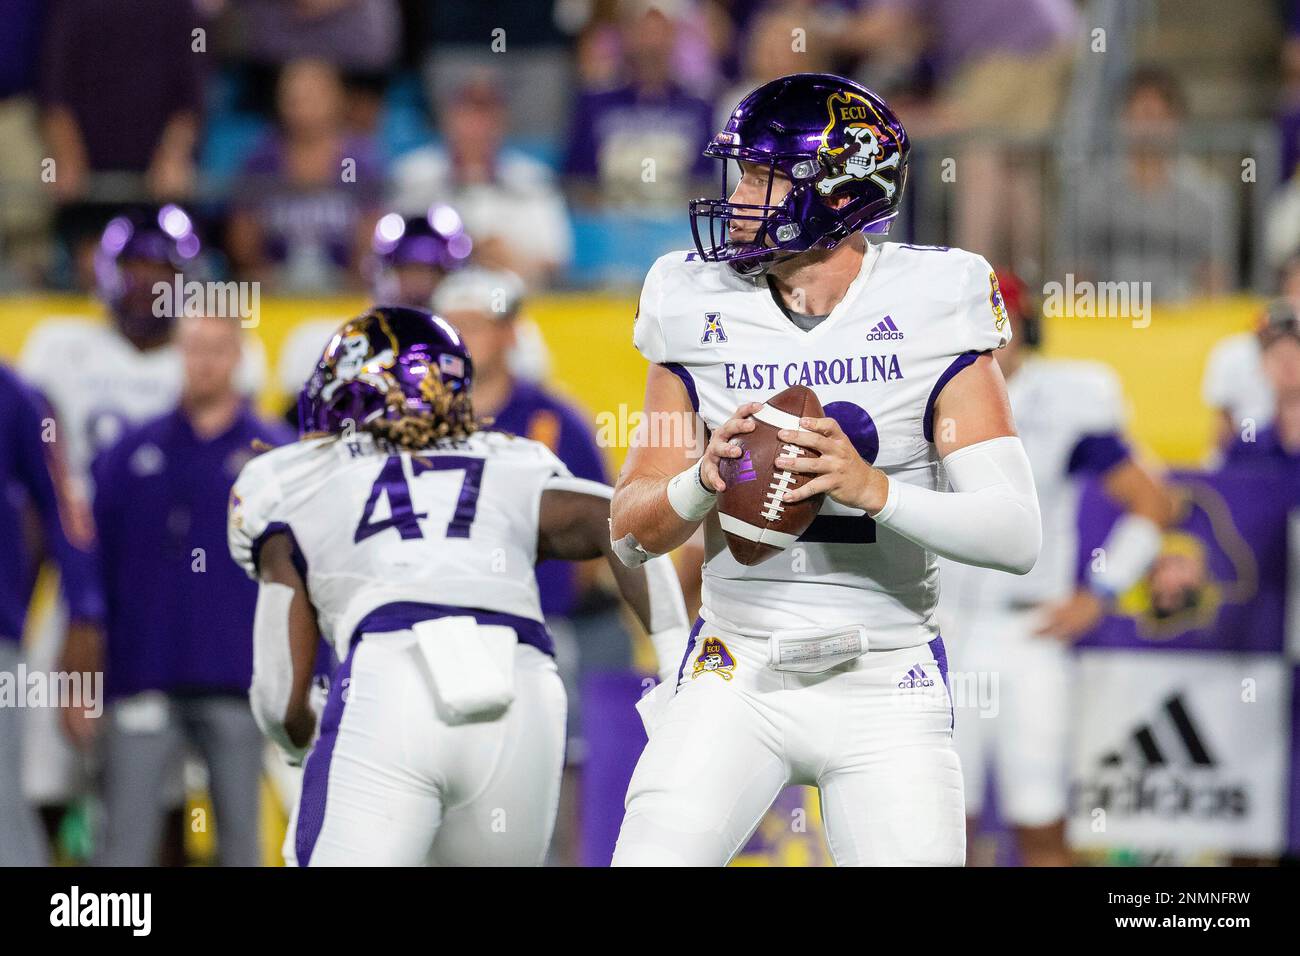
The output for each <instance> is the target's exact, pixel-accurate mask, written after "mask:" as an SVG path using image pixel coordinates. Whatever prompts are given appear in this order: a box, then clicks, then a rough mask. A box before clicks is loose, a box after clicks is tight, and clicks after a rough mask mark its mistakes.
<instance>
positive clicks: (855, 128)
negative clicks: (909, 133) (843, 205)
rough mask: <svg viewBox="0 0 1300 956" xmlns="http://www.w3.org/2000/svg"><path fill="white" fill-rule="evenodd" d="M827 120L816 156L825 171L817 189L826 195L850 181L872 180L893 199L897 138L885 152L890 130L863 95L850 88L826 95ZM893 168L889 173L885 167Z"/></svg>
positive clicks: (897, 163)
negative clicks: (889, 149) (892, 147)
mask: <svg viewBox="0 0 1300 956" xmlns="http://www.w3.org/2000/svg"><path fill="white" fill-rule="evenodd" d="M826 112H827V114H828V117H829V121H828V122H827V123H826V129H824V130H823V131H822V145H821V148H820V149H819V150H818V151H817V158H818V159H819V160H821V164H822V167H823V168H824V169H825V170H826V171H827V175H825V176H823V177H822V178H821V179H820V180H818V182H817V192H818V193H820V194H821V195H823V196H829V195H831V194H832V193H834V192H835V191H836V190H837V189H839V188H840V187H841V186H844V185H846V184H848V183H853V182H872V183H875V184H876V185H877V186H879V187H880V188H881V190H883V191H884V193H885V197H886V198H887V199H892V198H893V196H894V193H895V192H896V191H897V190H898V181H897V180H898V165H899V162H900V161H901V158H900V156H899V153H898V149H897V146H898V144H897V142H893V146H894V149H893V150H892V151H890V152H889V154H888V155H886V154H885V153H886V151H885V144H886V143H887V142H892V141H893V138H894V134H893V132H892V131H891V130H890V129H889V127H888V126H887V125H886V124H885V122H884V120H883V119H882V118H881V116H880V114H879V113H877V112H876V108H875V107H874V106H873V105H872V104H871V102H870V101H869V100H867V98H866V97H864V96H862V95H860V94H858V93H852V92H840V93H832V94H831V95H830V96H828V97H827V98H826ZM889 170H892V171H893V172H892V174H891V175H889V176H886V175H884V173H885V172H886V171H889Z"/></svg>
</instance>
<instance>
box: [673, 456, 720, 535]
mask: <svg viewBox="0 0 1300 956" xmlns="http://www.w3.org/2000/svg"><path fill="white" fill-rule="evenodd" d="M703 462H704V459H703V458H701V459H700V460H699V461H697V462H696V463H695V464H693V465H691V467H689V468H687V469H686V470H685V471H683V472H681V473H679V474H676V475H673V477H672V478H670V479H669V480H668V503H669V504H670V505H672V506H673V511H675V512H677V517H679V518H681V519H682V520H683V521H700V520H702V519H703V518H704V516H705V515H707V514H708V513H709V512H710V511H712V510H713V505H714V503H715V502H716V501H717V500H718V494H717V492H715V491H706V490H705V488H704V482H703V481H702V480H701V477H700V465H701V464H703Z"/></svg>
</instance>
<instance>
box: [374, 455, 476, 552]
mask: <svg viewBox="0 0 1300 956" xmlns="http://www.w3.org/2000/svg"><path fill="white" fill-rule="evenodd" d="M486 463H487V460H486V459H484V458H466V457H463V456H461V455H438V456H437V457H431V458H425V457H420V456H412V458H411V476H412V477H413V478H419V477H420V475H422V474H424V473H425V472H427V471H463V472H464V473H465V477H464V479H463V480H462V481H461V485H460V495H459V497H457V499H456V510H455V511H454V512H453V513H452V516H451V521H449V522H448V523H447V531H446V533H445V536H446V537H448V538H468V537H469V527H470V525H471V524H473V523H474V513H475V511H476V510H477V509H478V494H479V489H480V488H482V486H483V466H484V465H485V464H486ZM380 495H387V496H388V513H389V516H388V517H387V518H383V519H381V520H379V521H372V520H371V518H372V517H373V516H374V513H375V505H376V504H378V503H379V497H380ZM427 517H429V513H428V512H427V511H425V512H416V510H415V506H414V505H413V504H412V503H411V488H410V486H409V485H408V484H407V483H406V471H405V469H404V468H403V466H402V458H401V456H400V455H392V456H390V457H389V458H388V460H387V461H385V462H384V467H383V468H382V469H381V470H380V472H379V477H378V478H376V479H375V483H374V485H372V486H371V488H370V496H369V497H368V498H366V507H365V510H363V511H362V512H361V523H360V524H358V525H357V530H356V534H354V535H353V537H352V540H353V542H354V543H356V544H360V543H361V542H362V541H364V540H366V538H369V537H370V536H371V535H375V534H379V533H380V532H381V531H387V530H388V529H389V528H394V529H396V531H397V533H398V534H399V535H401V536H402V538H404V539H411V538H423V537H424V533H423V532H422V531H421V530H420V520H421V519H422V518H427Z"/></svg>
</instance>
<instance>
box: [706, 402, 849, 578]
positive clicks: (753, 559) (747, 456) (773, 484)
mask: <svg viewBox="0 0 1300 956" xmlns="http://www.w3.org/2000/svg"><path fill="white" fill-rule="evenodd" d="M822 415H823V412H822V403H821V402H820V401H819V400H818V399H817V395H816V394H815V393H814V392H813V390H812V389H810V388H808V387H807V386H806V385H792V386H791V387H790V388H787V389H786V390H785V391H784V392H780V393H779V394H777V395H774V396H772V397H771V398H769V399H768V400H767V402H766V403H765V404H764V405H763V407H762V408H761V409H759V410H758V411H757V412H756V413H755V414H754V420H755V428H754V430H753V431H752V432H749V433H748V434H744V435H739V436H737V437H736V438H734V439H732V442H733V443H734V444H736V445H739V446H740V449H741V454H740V456H739V457H738V458H724V459H723V460H722V461H721V463H720V465H719V473H720V474H721V475H722V480H723V481H724V482H726V485H727V487H726V490H724V491H723V492H722V493H721V494H720V495H719V496H718V522H719V524H720V525H721V527H722V531H723V534H725V535H726V538H727V550H729V551H730V552H731V556H732V557H733V558H735V559H736V560H737V561H739V562H740V563H741V564H744V565H754V564H758V563H760V562H762V561H766V560H767V559H768V558H770V557H772V556H773V555H774V554H779V553H780V552H781V551H784V550H785V549H786V548H788V547H789V546H790V545H792V544H794V542H795V541H796V540H797V539H798V537H799V535H801V534H803V533H804V532H805V531H807V530H808V526H809V525H810V524H812V522H813V519H814V518H816V517H817V512H818V511H820V510H821V506H822V499H823V498H824V497H825V495H814V496H813V497H811V498H809V499H807V500H806V501H799V502H796V503H794V504H790V505H787V504H785V503H784V500H783V499H784V497H785V495H786V493H787V492H789V491H792V490H793V489H795V488H799V487H801V486H802V485H803V484H804V483H805V482H807V481H810V480H811V479H812V478H813V477H814V476H813V475H803V474H796V473H794V472H790V471H783V470H779V469H777V468H776V465H775V462H776V459H777V456H779V455H781V454H782V453H784V454H787V455H796V456H797V455H811V456H813V457H818V455H817V452H815V451H812V450H810V449H807V448H801V447H800V446H798V445H792V444H789V443H787V442H783V441H781V440H780V439H779V438H777V436H776V433H777V432H778V431H780V430H781V429H782V428H798V427H799V419H800V418H820V417H821V416H822Z"/></svg>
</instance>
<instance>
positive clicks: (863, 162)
mask: <svg viewBox="0 0 1300 956" xmlns="http://www.w3.org/2000/svg"><path fill="white" fill-rule="evenodd" d="M907 154H908V141H907V133H906V131H904V129H903V125H902V123H900V122H899V121H898V117H897V116H895V115H894V112H893V111H892V110H891V109H890V108H889V107H888V106H887V105H886V104H885V101H884V100H882V99H881V98H880V97H879V96H877V95H876V94H875V93H873V92H871V91H870V90H869V89H867V88H866V87H865V86H861V85H859V84H857V83H854V82H853V81H852V80H846V79H844V78H843V77H839V76H834V75H832V74H830V73H795V74H793V75H791V76H786V77H782V78H781V79H779V80H773V81H772V82H770V83H766V84H764V85H763V86H760V87H759V88H758V89H756V90H754V92H752V93H750V94H749V95H748V96H746V97H745V98H744V99H743V100H741V101H740V105H739V106H737V107H736V108H735V110H734V111H733V112H732V114H731V118H730V119H729V120H728V121H727V125H726V128H725V129H723V130H722V132H720V133H718V135H717V136H715V137H714V138H713V141H712V142H711V143H709V145H708V146H707V147H705V150H704V155H706V156H709V157H712V158H714V159H720V160H722V198H720V199H696V200H694V201H693V202H692V203H691V204H690V212H691V230H692V232H693V233H694V236H695V247H696V249H698V250H699V254H700V257H701V258H702V259H704V260H705V261H707V262H727V263H730V265H731V266H732V268H734V269H735V270H736V271H737V272H740V273H742V274H744V275H758V274H761V273H762V272H764V271H766V269H767V268H768V267H769V266H770V265H772V264H773V263H775V262H780V261H781V260H783V259H788V258H789V257H790V256H793V255H797V254H798V253H801V252H806V251H807V250H809V249H812V248H814V247H821V248H826V249H831V248H834V247H835V246H836V245H837V244H839V243H840V242H841V241H843V240H844V239H845V237H847V236H850V235H852V234H853V233H855V232H869V233H875V234H883V233H886V232H888V231H889V226H890V224H891V223H892V222H893V220H894V217H895V216H897V215H898V208H899V204H900V202H901V201H902V197H903V187H904V185H905V184H906V182H907ZM728 160H734V161H737V162H739V161H744V162H750V163H757V164H758V165H761V166H766V167H767V170H768V175H769V179H768V187H767V188H768V194H767V198H766V200H765V201H764V202H762V203H734V202H731V201H730V200H729V195H730V192H731V190H730V187H729V186H728V183H727V166H728ZM778 172H780V173H782V174H784V175H785V176H786V177H788V178H789V180H790V184H791V188H790V192H789V194H788V195H786V196H785V198H784V199H782V200H781V201H780V202H777V203H773V202H772V180H773V179H774V178H775V174H776V173H778ZM841 199H843V200H847V201H845V202H843V203H842V204H841V205H839V207H838V208H835V206H834V205H832V204H833V203H834V202H835V201H837V200H841ZM737 220H742V221H753V222H758V223H759V227H758V232H757V235H756V236H755V237H754V239H753V240H752V241H748V242H738V241H732V239H731V237H730V235H729V233H730V223H731V222H733V221H737Z"/></svg>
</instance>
